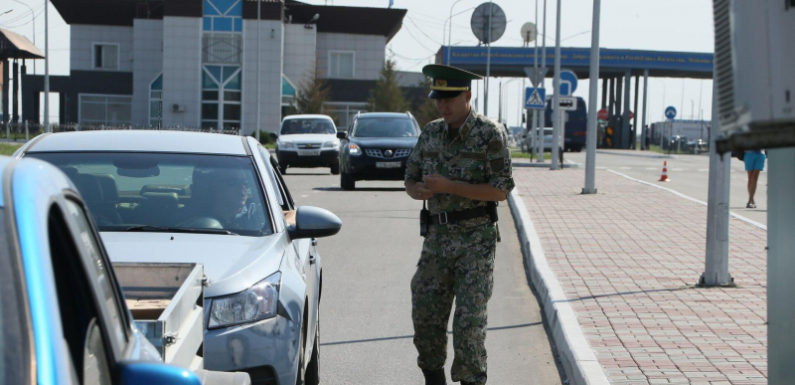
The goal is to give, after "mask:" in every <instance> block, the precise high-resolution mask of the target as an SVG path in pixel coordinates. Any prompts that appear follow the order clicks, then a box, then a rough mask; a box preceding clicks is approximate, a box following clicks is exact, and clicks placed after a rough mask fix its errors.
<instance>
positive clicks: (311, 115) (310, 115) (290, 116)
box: [283, 114, 334, 122]
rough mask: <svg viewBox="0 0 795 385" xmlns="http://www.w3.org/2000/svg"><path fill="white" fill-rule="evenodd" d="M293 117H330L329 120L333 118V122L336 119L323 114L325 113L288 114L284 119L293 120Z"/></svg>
mask: <svg viewBox="0 0 795 385" xmlns="http://www.w3.org/2000/svg"><path fill="white" fill-rule="evenodd" d="M292 119H328V120H331V121H332V122H333V121H334V120H333V119H331V117H330V116H328V115H323V114H298V115H287V116H285V117H284V119H283V121H284V120H292Z"/></svg>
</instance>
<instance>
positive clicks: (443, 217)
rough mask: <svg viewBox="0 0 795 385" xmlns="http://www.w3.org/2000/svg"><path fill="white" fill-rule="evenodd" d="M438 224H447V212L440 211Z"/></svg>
mask: <svg viewBox="0 0 795 385" xmlns="http://www.w3.org/2000/svg"><path fill="white" fill-rule="evenodd" d="M438 215H439V224H440V225H446V224H447V211H442V212H440V213H439V214H438Z"/></svg>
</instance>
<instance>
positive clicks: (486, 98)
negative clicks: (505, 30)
mask: <svg viewBox="0 0 795 385" xmlns="http://www.w3.org/2000/svg"><path fill="white" fill-rule="evenodd" d="M493 13H494V2H493V1H489V30H488V31H487V32H486V39H487V40H488V41H487V42H486V79H485V80H484V82H485V86H484V92H483V115H486V116H489V75H490V74H491V15H492V14H493Z"/></svg>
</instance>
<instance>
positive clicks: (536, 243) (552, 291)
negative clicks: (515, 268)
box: [508, 187, 610, 385]
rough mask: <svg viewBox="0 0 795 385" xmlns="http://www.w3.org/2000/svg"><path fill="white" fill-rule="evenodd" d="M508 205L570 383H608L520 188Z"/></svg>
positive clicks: (528, 275) (579, 384)
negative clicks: (542, 242)
mask: <svg viewBox="0 0 795 385" xmlns="http://www.w3.org/2000/svg"><path fill="white" fill-rule="evenodd" d="M508 204H509V205H510V207H511V214H512V215H513V219H514V222H515V223H516V231H517V233H518V234H519V244H520V245H521V249H522V256H523V258H524V262H525V263H524V266H525V273H526V274H527V277H528V279H529V280H530V283H531V284H532V285H533V287H534V288H535V290H536V292H537V293H538V296H539V299H540V300H541V307H542V309H543V311H544V314H545V316H546V318H547V322H549V327H550V329H551V331H552V340H553V341H554V343H555V345H556V347H557V351H558V355H559V356H560V359H561V362H562V365H563V370H564V371H565V372H566V375H567V376H568V379H569V381H568V383H569V384H572V385H609V384H610V382H609V381H608V379H607V376H606V375H605V373H604V370H603V369H602V366H601V365H600V364H599V361H598V360H597V358H596V355H595V354H594V352H593V350H592V349H591V345H590V344H589V343H588V340H587V339H586V338H585V335H584V334H583V332H582V329H581V328H580V324H579V322H578V321H577V315H576V314H575V312H574V309H572V307H571V305H570V304H569V302H568V298H566V294H565V292H564V291H563V288H562V287H561V286H560V283H559V282H558V279H557V277H556V276H555V273H554V272H553V271H552V269H550V267H549V264H548V263H547V260H546V257H545V256H544V250H543V248H542V247H541V241H540V239H539V238H538V234H537V233H536V231H535V227H534V226H533V222H532V220H530V214H529V213H528V212H527V208H526V207H525V205H524V201H523V200H522V197H521V196H520V194H519V192H518V187H517V188H514V190H513V191H512V192H511V194H510V195H509V196H508Z"/></svg>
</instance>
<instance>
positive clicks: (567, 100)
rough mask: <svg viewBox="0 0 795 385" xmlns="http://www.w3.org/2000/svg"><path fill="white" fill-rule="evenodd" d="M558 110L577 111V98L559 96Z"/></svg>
mask: <svg viewBox="0 0 795 385" xmlns="http://www.w3.org/2000/svg"><path fill="white" fill-rule="evenodd" d="M558 104H559V105H560V109H561V110H564V111H574V110H576V109H577V98H575V97H573V96H561V97H559V98H558Z"/></svg>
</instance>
